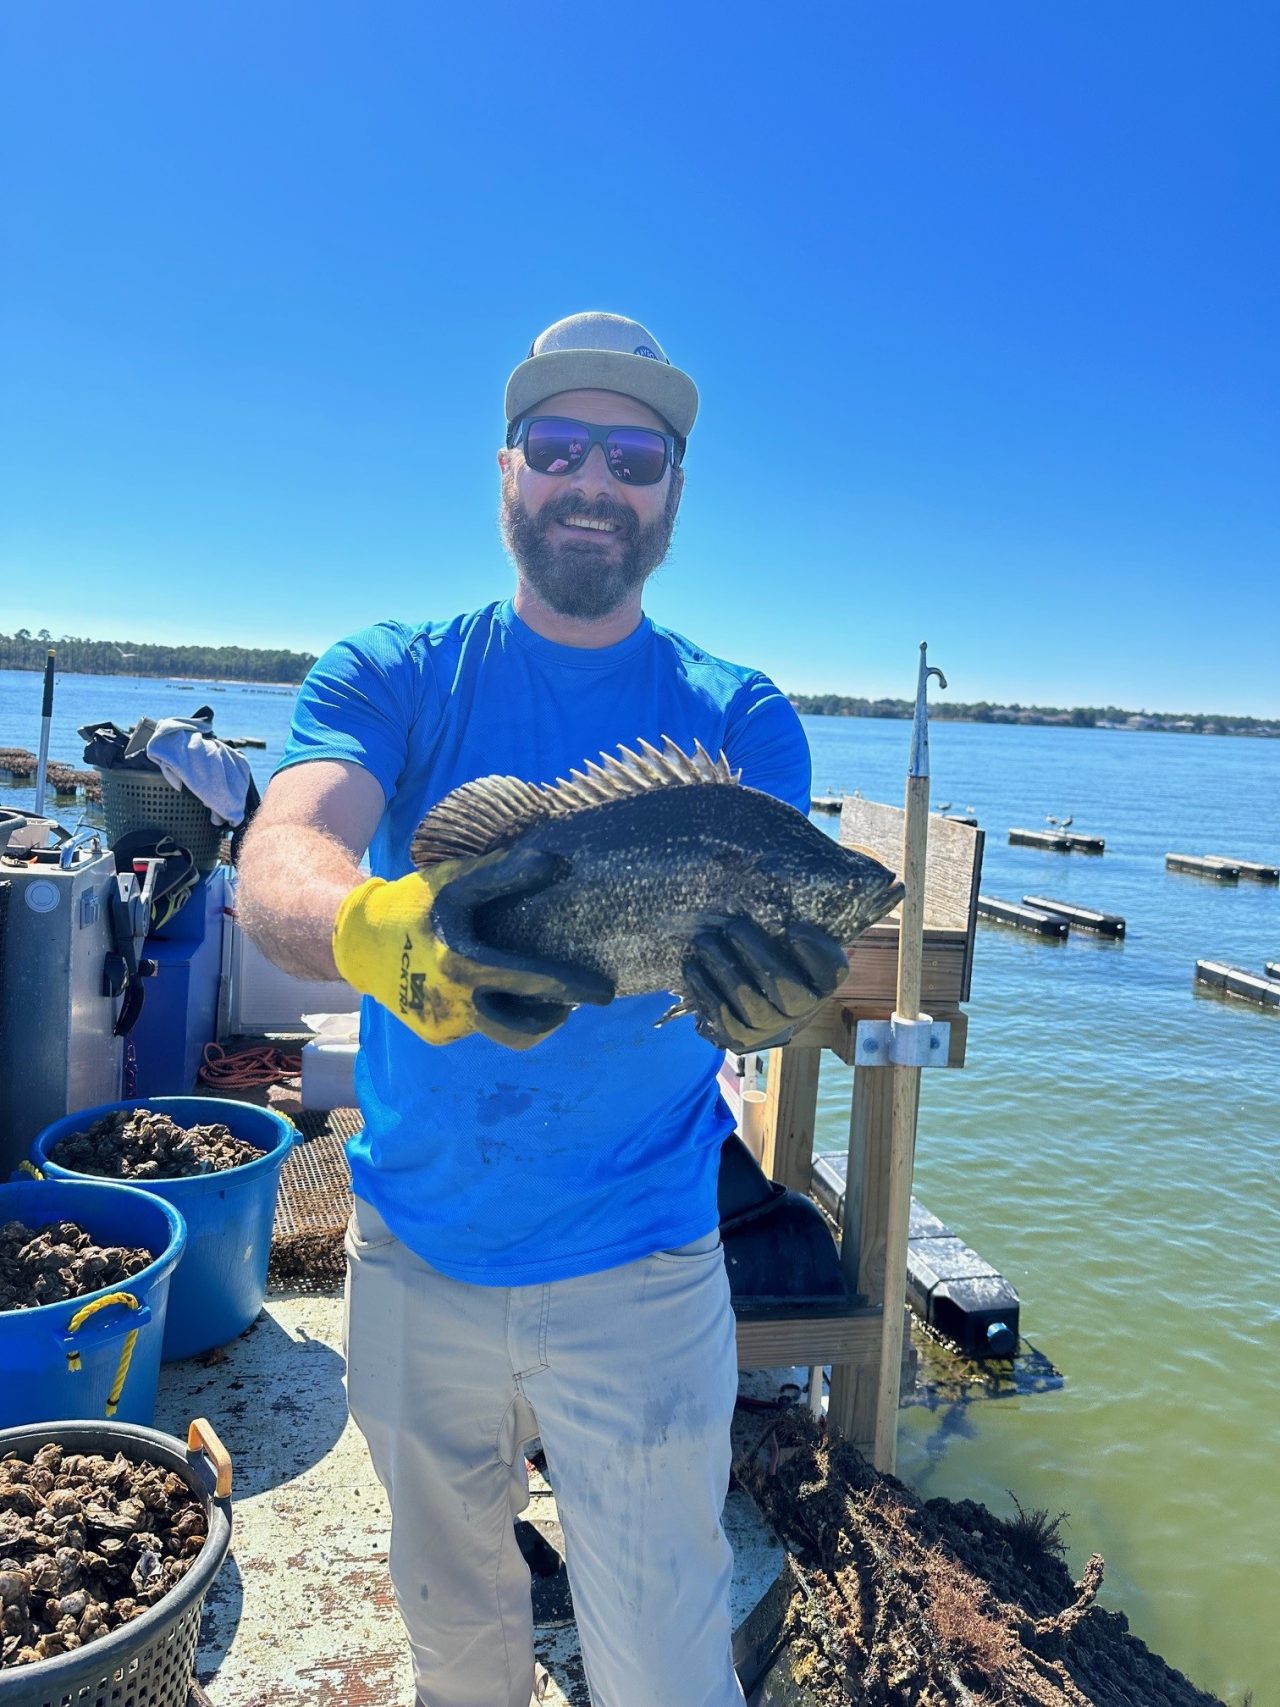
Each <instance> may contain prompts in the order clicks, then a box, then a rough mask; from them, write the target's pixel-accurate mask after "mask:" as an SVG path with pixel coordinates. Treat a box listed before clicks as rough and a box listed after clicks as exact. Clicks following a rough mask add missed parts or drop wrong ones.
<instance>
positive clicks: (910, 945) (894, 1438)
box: [874, 641, 947, 1475]
mask: <svg viewBox="0 0 1280 1707" xmlns="http://www.w3.org/2000/svg"><path fill="white" fill-rule="evenodd" d="M930 676H936V677H937V678H938V681H939V683H940V684H941V686H942V687H944V688H945V687H946V685H947V678H946V677H945V676H944V675H943V673H942V671H941V670H936V669H933V668H931V667H930V665H929V663H928V661H927V648H926V645H925V642H924V641H921V643H920V674H919V678H918V680H917V683H916V714H915V723H914V725H913V727H912V731H911V760H910V763H909V765H908V767H907V801H906V815H905V816H906V821H905V825H904V829H903V835H902V880H903V883H904V884H905V886H906V894H905V895H904V897H903V901H902V913H901V920H900V923H899V926H898V1001H897V1006H896V1009H895V1011H894V1015H893V1019H894V1024H895V1025H908V1026H909V1025H911V1024H913V1023H914V1022H916V1021H919V1022H920V1023H922V1024H923V1023H928V1018H929V1016H928V1015H922V1014H921V1013H920V984H921V965H922V961H923V958H924V902H925V872H926V868H927V863H928V852H929V708H928V702H927V690H928V686H929V677H930ZM919 1104H920V1069H919V1067H909V1066H895V1067H894V1068H893V1114H892V1125H891V1135H890V1144H889V1202H888V1206H887V1224H886V1227H885V1263H884V1316H883V1319H882V1322H881V1336H880V1380H879V1387H878V1389H877V1396H876V1431H875V1454H874V1458H875V1466H876V1469H877V1470H881V1471H884V1472H886V1473H888V1474H890V1475H891V1474H892V1473H893V1469H894V1466H895V1464H896V1462H897V1450H898V1446H897V1442H898V1407H899V1404H900V1403H901V1399H902V1331H903V1323H902V1318H903V1311H904V1309H905V1300H906V1289H907V1232H908V1226H909V1223H910V1219H911V1172H912V1167H913V1164H914V1161H915V1147H916V1115H917V1111H918V1109H919Z"/></svg>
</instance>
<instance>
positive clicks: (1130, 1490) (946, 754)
mask: <svg viewBox="0 0 1280 1707" xmlns="http://www.w3.org/2000/svg"><path fill="white" fill-rule="evenodd" d="M292 701H293V690H292V689H288V688H275V687H269V686H263V685H254V684H251V685H237V684H234V683H211V682H198V681H197V682H177V681H174V682H165V681H163V680H157V679H140V678H136V677H127V676H120V677H105V676H80V677H77V676H62V677H59V679H58V684H57V695H56V699H55V715H54V725H53V738H52V742H51V748H50V751H51V755H52V756H53V757H54V758H57V759H61V760H63V761H64V762H69V763H75V764H78V763H79V762H80V755H81V746H82V743H81V742H80V741H79V740H78V738H77V736H76V733H75V731H76V729H77V727H78V726H79V725H81V724H84V723H87V722H89V721H98V720H102V719H105V718H111V719H113V720H114V721H115V722H116V723H118V724H121V725H125V726H127V725H128V724H130V723H132V722H133V721H135V720H136V719H137V718H138V717H139V716H142V715H147V716H152V717H161V716H170V715H180V716H189V715H190V714H191V712H192V711H193V710H194V709H195V708H196V707H197V706H198V705H200V704H201V703H209V704H211V705H212V706H213V707H214V710H215V714H216V725H217V728H218V731H219V733H220V734H222V735H224V736H240V735H250V736H259V737H263V738H265V739H266V741H267V743H268V745H267V748H266V750H265V751H264V752H259V751H253V750H249V751H246V754H245V756H246V757H247V758H248V759H249V760H250V762H251V764H252V765H253V767H254V771H255V774H256V776H257V777H258V780H259V783H260V784H265V782H266V779H267V777H268V776H269V775H270V772H271V769H272V767H273V766H274V764H275V763H276V762H277V760H278V758H279V755H280V751H281V748H282V745H283V741H284V737H285V733H286V731H287V728H288V720H289V713H290V708H291V705H292ZM39 713H40V680H39V677H38V676H35V675H32V674H30V673H28V672H17V671H3V672H0V746H22V747H27V748H30V749H31V750H32V751H34V750H35V749H36V746H37V743H38V739H39ZM804 722H805V728H806V731H807V733H808V736H809V740H810V745H811V747H812V750H813V758H814V791H815V793H818V794H822V793H835V794H839V793H842V792H852V791H853V790H855V789H859V790H861V792H862V793H863V794H864V795H866V796H867V797H868V798H870V799H874V800H883V801H888V802H890V803H894V804H897V803H900V802H901V801H902V798H903V789H904V779H905V771H906V764H907V753H908V745H909V738H910V726H909V725H908V724H907V723H905V722H889V721H879V720H872V719H855V718H822V717H812V718H806V719H805V720H804ZM931 748H932V770H933V782H932V795H933V803H934V806H935V808H938V807H940V806H942V805H949V807H950V809H951V810H953V811H957V812H959V811H965V810H966V809H972V811H973V813H974V815H976V816H977V817H978V819H979V820H980V822H981V824H982V825H983V827H984V829H985V831H986V835H987V843H986V852H985V862H984V877H983V889H984V891H986V892H989V893H992V894H996V895H1000V896H1002V897H1004V898H1006V899H1010V900H1015V901H1016V900H1020V899H1021V898H1022V896H1023V895H1024V894H1027V893H1040V894H1047V895H1052V896H1056V897H1062V898H1065V899H1069V900H1072V901H1076V902H1078V903H1080V904H1082V905H1085V906H1090V907H1095V908H1099V909H1101V910H1103V911H1106V912H1113V913H1120V914H1122V915H1123V916H1124V917H1125V918H1126V919H1127V921H1128V934H1127V936H1126V937H1125V939H1124V940H1123V941H1122V942H1112V941H1108V940H1105V939H1101V938H1094V937H1090V936H1087V935H1083V934H1077V933H1074V932H1073V933H1072V934H1071V936H1070V937H1069V938H1068V940H1067V941H1066V942H1062V943H1058V942H1052V941H1045V940H1041V939H1039V938H1035V937H1031V936H1027V935H1024V934H1022V933H1021V932H1017V931H1014V930H1009V929H1005V928H1002V927H999V926H989V925H980V926H979V937H978V945H977V954H976V960H975V967H974V979H973V997H972V1001H971V1003H970V1004H969V1014H970V1031H969V1045H968V1059H967V1063H966V1066H965V1068H964V1069H963V1070H961V1071H946V1070H939V1071H934V1072H930V1073H928V1074H926V1075H925V1078H924V1083H923V1087H922V1096H921V1112H920V1129H919V1141H918V1149H917V1159H916V1179H915V1190H916V1195H917V1196H918V1197H919V1198H920V1199H921V1200H922V1201H923V1202H924V1203H925V1204H926V1205H927V1206H928V1207H929V1208H930V1209H932V1210H933V1211H934V1212H935V1213H936V1214H938V1215H940V1216H941V1217H942V1218H943V1219H944V1220H945V1221H947V1222H948V1223H949V1224H950V1225H951V1226H952V1228H953V1229H954V1230H955V1231H956V1232H958V1233H959V1234H960V1235H961V1237H963V1238H964V1239H965V1240H966V1241H967V1242H968V1243H969V1244H971V1245H973V1246H974V1247H975V1248H976V1249H977V1250H978V1251H979V1252H980V1253H981V1254H982V1255H983V1256H984V1257H986V1258H987V1260H988V1261H989V1262H991V1263H993V1264H995V1266H996V1267H997V1268H998V1269H1000V1270H1001V1272H1002V1273H1004V1274H1005V1275H1006V1276H1007V1277H1008V1278H1009V1279H1010V1280H1011V1281H1012V1282H1013V1284H1014V1285H1015V1286H1016V1287H1017V1289H1018V1291H1019V1293H1020V1294H1021V1297H1022V1308H1023V1314H1022V1329H1023V1333H1024V1335H1025V1337H1026V1338H1027V1339H1028V1340H1029V1341H1030V1342H1031V1343H1032V1344H1033V1345H1034V1346H1035V1347H1036V1348H1037V1349H1038V1350H1039V1351H1040V1352H1042V1353H1043V1354H1044V1355H1045V1356H1046V1357H1047V1358H1048V1359H1050V1360H1051V1361H1052V1363H1053V1364H1054V1365H1055V1366H1056V1367H1057V1368H1058V1369H1059V1370H1060V1371H1061V1372H1062V1375H1063V1381H1062V1384H1061V1385H1060V1386H1058V1387H1055V1388H1052V1389H1051V1390H1050V1391H1047V1392H1037V1393H1029V1394H1020V1395H1014V1396H1009V1397H1004V1398H997V1399H992V1400H990V1401H982V1402H976V1403H971V1404H963V1403H959V1402H957V1403H955V1404H945V1405H943V1406H940V1407H939V1408H936V1409H932V1410H930V1409H927V1408H923V1407H907V1408H904V1410H903V1412H902V1417H901V1431H900V1437H899V1454H898V1469H899V1474H900V1475H902V1476H903V1477H904V1479H905V1480H907V1481H908V1482H910V1483H911V1484H912V1485H913V1486H914V1487H916V1488H917V1489H918V1490H919V1491H920V1492H921V1493H922V1494H924V1495H925V1496H933V1495H945V1496H947V1497H950V1498H966V1497H967V1498H973V1499H978V1500H981V1501H983V1502H984V1503H985V1504H987V1505H988V1506H990V1507H991V1508H992V1509H993V1510H994V1511H996V1512H998V1513H1001V1514H1003V1515H1008V1514H1011V1513H1012V1512H1013V1509H1014V1503H1013V1496H1014V1495H1016V1496H1017V1499H1018V1500H1019V1501H1020V1503H1021V1504H1022V1506H1023V1507H1024V1508H1029V1507H1033V1506H1043V1507H1046V1508H1048V1509H1049V1510H1050V1511H1051V1512H1055V1513H1056V1512H1059V1511H1065V1512H1066V1513H1067V1514H1068V1518H1067V1522H1066V1524H1065V1526H1064V1529H1063V1536H1064V1539H1065V1541H1066V1543H1067V1548H1068V1559H1069V1563H1070V1564H1071V1565H1072V1566H1073V1567H1075V1568H1076V1570H1077V1572H1078V1570H1079V1568H1080V1567H1081V1566H1082V1565H1083V1563H1084V1560H1085V1558H1086V1557H1087V1556H1088V1554H1089V1553H1090V1552H1092V1551H1095V1550H1096V1551H1099V1552H1101V1553H1102V1554H1103V1555H1104V1557H1105V1559H1106V1562H1107V1575H1106V1584H1105V1587H1104V1590H1103V1595H1102V1599H1103V1601H1104V1603H1105V1604H1107V1605H1110V1606H1112V1607H1123V1608H1124V1610H1125V1611H1126V1613H1127V1614H1128V1616H1129V1619H1130V1622H1131V1624H1132V1627H1133V1629H1134V1630H1135V1632H1136V1633H1137V1634H1138V1635H1140V1636H1141V1637H1142V1638H1143V1639H1144V1640H1145V1641H1147V1642H1148V1643H1150V1644H1151V1645H1152V1646H1153V1647H1154V1648H1156V1649H1157V1650H1158V1651H1159V1652H1160V1653H1162V1654H1163V1655H1164V1656H1165V1658H1166V1659H1167V1660H1168V1661H1169V1662H1170V1663H1171V1664H1173V1665H1175V1666H1177V1667H1180V1668H1181V1669H1182V1670H1184V1671H1186V1672H1187V1673H1188V1675H1189V1676H1191V1677H1192V1678H1193V1679H1194V1680H1195V1681H1196V1682H1197V1683H1199V1684H1200V1685H1201V1686H1202V1687H1204V1688H1207V1689H1212V1690H1213V1691H1215V1692H1217V1693H1220V1694H1221V1695H1223V1696H1224V1697H1225V1698H1226V1699H1228V1700H1233V1701H1239V1700H1242V1699H1243V1696H1244V1693H1245V1692H1246V1691H1247V1690H1249V1689H1252V1690H1253V1692H1254V1701H1255V1703H1256V1707H1264V1704H1266V1703H1271V1702H1278V1701H1280V1617H1278V1616H1277V1608H1278V1607H1280V1582H1278V1576H1277V1569H1276V1564H1277V1556H1278V1555H1280V1466H1278V1464H1277V1451H1276V1441H1277V1427H1278V1419H1280V1257H1278V1255H1277V1252H1278V1251H1280V1180H1278V1175H1280V1168H1278V1164H1280V1014H1278V1013H1271V1012H1264V1011H1262V1010H1259V1009H1255V1008H1252V1007H1249V1006H1247V1005H1246V1004H1244V1003H1241V1002H1236V1001H1228V1000H1224V999H1221V998H1216V997H1212V996H1206V995H1201V994H1198V993H1197V992H1196V990H1195V989H1194V987H1193V968H1194V963H1195V961H1196V960H1197V959H1200V958H1211V959H1220V960H1225V961H1229V962H1231V963H1233V964H1235V965H1239V966H1244V967H1249V968H1251V969H1253V970H1254V971H1256V972H1261V971H1262V969H1263V963H1264V961H1266V960H1277V959H1280V890H1277V889H1276V888H1274V887H1262V886H1259V885H1256V884H1253V883H1247V882H1242V883H1241V884H1239V885H1238V886H1230V885H1219V884H1216V883H1212V882H1208V881H1205V880H1202V879H1197V878H1194V877H1187V876H1178V875H1175V874H1173V873H1169V872H1166V871H1165V869H1164V855H1165V854H1166V853H1167V852H1171V851H1178V852H1190V853H1201V854H1202V853H1220V854H1229V855H1234V856H1236V857H1238V858H1242V859H1254V860H1263V861H1269V862H1271V863H1275V862H1277V861H1280V741H1274V740H1271V741H1268V740H1261V739H1246V738H1230V737H1215V736H1192V735H1173V734H1163V733H1156V732H1141V731H1138V732H1128V731H1109V730H1090V729H1070V728H1056V727H1055V728H1044V727H1041V728H1034V727H1028V728H1023V727H1009V726H1003V725H990V724H981V725H980V724H960V723H947V722H942V721H935V722H934V724H933V726H932V731H931ZM583 756H584V757H586V756H587V755H585V754H584V755H583ZM31 798H32V791H31V788H30V786H29V785H26V786H22V785H11V786H9V787H4V786H3V785H2V779H0V805H11V806H23V805H29V804H30V802H31ZM81 810H82V809H81V808H79V807H75V808H72V807H70V806H69V805H68V804H67V803H63V804H62V806H61V808H60V810H59V815H60V816H61V817H62V818H63V820H64V822H68V823H74V822H76V821H77V819H78V818H79V816H80V815H81ZM1047 815H1053V816H1055V817H1058V818H1062V817H1065V816H1068V815H1070V816H1072V817H1073V818H1074V824H1073V826H1072V828H1073V829H1074V830H1077V831H1081V832H1085V833H1089V834H1095V835H1101V836H1104V837H1105V838H1106V853H1105V855H1103V856H1102V857H1101V858H1090V857H1087V856H1083V855H1078V854H1072V855H1061V854H1053V853H1045V852H1041V851H1039V850H1035V849H1028V848H1016V847H1011V846H1009V845H1008V842H1007V834H1008V831H1009V829H1010V827H1012V826H1014V825H1023V826H1026V827H1029V828H1043V827H1046V823H1045V821H1046V816H1047ZM584 1069H585V1070H589V1069H590V1064H589V1063H585V1064H584ZM849 1093H850V1070H849V1069H848V1068H846V1067H844V1066H842V1065H841V1064H840V1063H839V1062H838V1061H836V1060H835V1059H834V1057H832V1058H829V1059H828V1060H827V1062H826V1063H825V1064H824V1069H823V1075H822V1084H821V1092H820V1106H819V1119H818V1136H817V1148H818V1149H819V1150H841V1149H843V1147H844V1145H845V1143H846V1142H847V1129H848V1111H849Z"/></svg>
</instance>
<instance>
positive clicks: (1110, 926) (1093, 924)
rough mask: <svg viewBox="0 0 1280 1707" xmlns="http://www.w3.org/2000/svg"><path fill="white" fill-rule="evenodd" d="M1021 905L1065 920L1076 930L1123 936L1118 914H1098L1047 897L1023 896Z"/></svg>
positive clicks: (1069, 902) (1090, 908) (1085, 908)
mask: <svg viewBox="0 0 1280 1707" xmlns="http://www.w3.org/2000/svg"><path fill="white" fill-rule="evenodd" d="M1022 904H1023V906H1024V907H1034V908H1035V909H1036V910H1037V911H1038V912H1041V913H1049V914H1052V915H1053V916H1055V917H1057V918H1060V919H1065V920H1066V921H1067V923H1068V924H1072V925H1075V926H1076V928H1077V929H1078V930H1082V931H1097V933H1098V934H1099V936H1123V935H1124V920H1123V919H1122V918H1121V917H1120V915H1119V913H1099V912H1098V911H1097V909H1096V908H1094V907H1078V906H1077V905H1076V904H1075V902H1074V901H1055V900H1053V899H1052V897H1050V896H1048V895H1024V896H1023V897H1022Z"/></svg>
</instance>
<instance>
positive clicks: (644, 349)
mask: <svg viewBox="0 0 1280 1707" xmlns="http://www.w3.org/2000/svg"><path fill="white" fill-rule="evenodd" d="M635 354H636V355H638V356H648V358H649V360H650V361H651V362H656V361H657V359H658V352H657V351H656V350H651V349H650V348H649V346H648V344H637V345H636V347H635Z"/></svg>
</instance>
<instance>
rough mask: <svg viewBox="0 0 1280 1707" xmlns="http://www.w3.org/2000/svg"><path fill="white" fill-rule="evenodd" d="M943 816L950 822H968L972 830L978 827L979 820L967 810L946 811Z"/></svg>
mask: <svg viewBox="0 0 1280 1707" xmlns="http://www.w3.org/2000/svg"><path fill="white" fill-rule="evenodd" d="M942 816H943V817H944V818H945V819H946V820H947V822H948V823H949V824H967V825H968V826H969V828H970V829H971V830H976V829H977V828H978V820H977V819H976V818H973V817H970V815H969V814H968V813H967V812H944V813H943V814H942Z"/></svg>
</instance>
